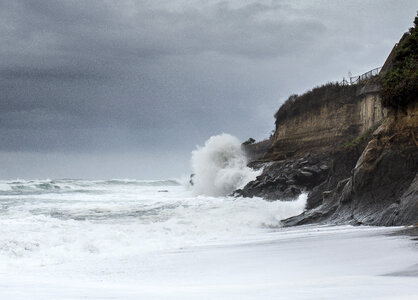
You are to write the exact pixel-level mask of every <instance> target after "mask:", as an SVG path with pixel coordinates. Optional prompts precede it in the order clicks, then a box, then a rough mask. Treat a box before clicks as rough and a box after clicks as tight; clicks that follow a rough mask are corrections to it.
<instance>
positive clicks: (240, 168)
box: [192, 133, 260, 196]
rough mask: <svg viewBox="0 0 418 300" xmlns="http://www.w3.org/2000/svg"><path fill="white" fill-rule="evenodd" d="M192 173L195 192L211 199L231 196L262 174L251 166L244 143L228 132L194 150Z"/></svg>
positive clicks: (214, 137) (212, 138)
mask: <svg viewBox="0 0 418 300" xmlns="http://www.w3.org/2000/svg"><path fill="white" fill-rule="evenodd" d="M192 171H193V174H194V177H193V183H194V186H193V191H194V192H195V193H196V194H197V195H209V196H226V195H229V194H230V193H232V192H233V191H234V190H236V189H238V188H242V187H244V185H245V184H247V183H248V182H249V181H251V180H254V179H255V178H256V177H257V176H258V175H260V171H254V170H252V169H250V168H248V167H247V159H246V157H245V154H244V152H243V151H242V149H241V143H240V141H239V140H238V139H237V138H236V137H234V136H232V135H229V134H226V133H223V134H221V135H217V136H212V137H211V138H210V139H208V140H207V141H206V143H205V146H204V147H202V148H198V149H197V150H195V151H193V153H192Z"/></svg>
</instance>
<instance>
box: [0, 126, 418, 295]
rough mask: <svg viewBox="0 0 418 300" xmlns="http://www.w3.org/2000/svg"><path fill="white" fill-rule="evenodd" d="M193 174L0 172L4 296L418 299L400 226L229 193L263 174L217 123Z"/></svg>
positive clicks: (415, 260) (414, 269) (416, 266)
mask: <svg viewBox="0 0 418 300" xmlns="http://www.w3.org/2000/svg"><path fill="white" fill-rule="evenodd" d="M191 165H192V171H193V174H194V176H193V177H192V180H191V183H192V184H190V183H189V180H188V179H187V180H180V181H179V180H162V181H161V180H160V181H155V180H154V181H152V180H149V181H144V180H76V179H72V180H70V179H66V180H50V179H47V180H3V181H0V299H25V300H27V299H146V300H148V299H263V300H265V299H418V277H417V275H418V251H417V250H418V249H417V246H416V242H414V241H413V240H411V238H409V237H407V236H400V235H396V234H395V235H393V233H397V232H398V231H399V230H400V229H401V228H379V227H351V226H329V225H328V226H327V225H322V226H318V225H317V226H301V227H294V228H283V227H282V226H281V220H283V219H285V218H288V217H291V216H293V215H297V214H300V213H302V212H303V211H304V208H305V204H306V198H307V196H306V194H302V195H300V196H299V197H298V198H297V199H294V200H293V201H281V200H280V199H277V201H273V202H268V201H265V200H263V199H261V198H234V197H231V196H229V195H230V193H231V192H232V191H233V190H234V189H237V188H240V187H242V186H243V185H245V184H246V183H247V182H248V181H249V180H252V179H254V178H256V176H257V175H258V174H260V172H261V171H260V170H259V171H255V170H252V169H249V168H248V167H247V161H246V158H245V155H244V153H243V151H242V149H241V145H240V142H239V141H238V139H236V138H235V137H233V136H230V135H227V134H222V135H219V136H215V137H212V138H210V139H209V140H208V141H207V142H206V144H205V145H204V147H201V148H198V149H197V150H195V151H194V152H193V153H192V162H191Z"/></svg>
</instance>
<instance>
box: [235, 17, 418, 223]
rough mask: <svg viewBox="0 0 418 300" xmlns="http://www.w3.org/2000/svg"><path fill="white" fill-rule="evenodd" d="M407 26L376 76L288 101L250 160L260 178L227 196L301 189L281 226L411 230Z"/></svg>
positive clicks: (413, 105) (417, 72)
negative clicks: (300, 209) (300, 207)
mask: <svg viewBox="0 0 418 300" xmlns="http://www.w3.org/2000/svg"><path fill="white" fill-rule="evenodd" d="M414 24H415V27H413V28H410V30H409V32H408V33H405V34H404V35H403V37H402V38H401V40H400V41H399V43H398V44H397V45H395V47H394V48H393V50H392V52H391V54H390V55H389V57H388V59H387V60H386V62H385V64H384V66H383V68H382V71H381V73H380V74H379V76H377V77H373V78H369V79H367V80H366V81H362V82H360V84H357V85H350V86H346V85H339V84H327V85H324V86H322V87H318V88H314V89H312V90H311V91H309V92H307V93H305V94H303V95H301V96H295V95H294V96H291V97H289V99H288V100H287V101H286V102H285V103H284V104H283V105H282V106H281V107H280V109H279V110H278V111H277V112H276V114H275V117H276V131H275V134H274V136H273V137H272V139H271V145H270V146H269V147H268V149H267V150H266V151H265V153H264V155H261V154H260V151H258V152H257V153H256V154H257V155H253V157H256V160H255V161H253V162H251V163H250V165H251V166H253V167H258V168H259V167H264V169H263V172H262V174H261V175H260V176H258V177H257V179H256V180H254V181H252V182H249V183H248V184H247V185H246V186H245V187H244V188H243V189H242V190H238V191H236V192H235V194H236V195H240V196H245V197H252V196H260V197H264V198H266V199H271V200H275V199H281V200H285V199H293V198H294V197H296V196H297V195H299V194H300V193H302V192H308V193H309V194H308V202H307V207H306V209H307V210H306V211H305V212H304V213H303V214H301V215H299V216H296V217H293V218H290V219H288V220H285V221H284V222H283V223H284V224H285V225H300V224H306V223H313V222H315V223H317V222H327V223H329V222H331V223H344V224H347V223H350V224H367V225H409V224H415V225H418V141H417V137H418V16H417V17H416V18H415V21H414ZM365 77H367V76H365ZM359 78H360V77H359ZM362 78H364V77H363V76H362ZM381 84H382V85H381ZM381 87H382V88H381ZM376 128H377V129H376ZM263 145H264V146H266V144H263ZM252 147H253V148H248V149H247V152H249V153H251V149H258V150H260V149H262V147H258V148H257V144H254V145H252Z"/></svg>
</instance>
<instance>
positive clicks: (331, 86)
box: [274, 82, 356, 126]
mask: <svg viewBox="0 0 418 300" xmlns="http://www.w3.org/2000/svg"><path fill="white" fill-rule="evenodd" d="M355 90H356V85H351V86H347V85H341V84H339V83H338V82H330V83H327V84H324V85H322V86H318V87H315V88H313V89H312V90H310V91H308V92H306V93H304V94H302V95H300V96H298V95H296V94H294V95H291V96H290V97H289V98H288V99H287V100H286V101H285V102H284V103H283V105H282V106H281V107H280V108H279V110H278V111H277V112H276V113H275V114H274V117H275V118H276V126H277V124H279V123H280V122H281V121H283V120H285V119H289V118H292V117H294V116H297V115H299V114H301V113H304V112H307V111H310V110H313V109H315V108H318V107H320V106H321V105H323V104H325V103H327V102H331V101H337V100H338V99H340V100H341V99H342V98H347V99H348V97H349V96H350V95H352V94H354V93H355Z"/></svg>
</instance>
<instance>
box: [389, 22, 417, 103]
mask: <svg viewBox="0 0 418 300" xmlns="http://www.w3.org/2000/svg"><path fill="white" fill-rule="evenodd" d="M417 26H418V16H417V17H415V20H414V27H412V28H410V29H409V32H407V33H405V34H404V36H403V37H402V39H401V40H400V41H399V44H398V46H397V47H396V49H395V53H394V57H393V61H392V67H391V68H390V69H389V71H388V72H387V73H386V74H384V75H383V78H382V103H383V105H384V106H391V107H405V106H406V105H407V104H408V103H411V102H412V101H416V100H417V97H418V96H417V95H418V28H417Z"/></svg>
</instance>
